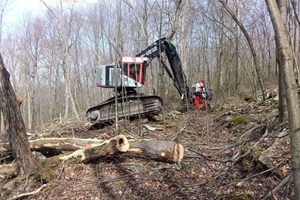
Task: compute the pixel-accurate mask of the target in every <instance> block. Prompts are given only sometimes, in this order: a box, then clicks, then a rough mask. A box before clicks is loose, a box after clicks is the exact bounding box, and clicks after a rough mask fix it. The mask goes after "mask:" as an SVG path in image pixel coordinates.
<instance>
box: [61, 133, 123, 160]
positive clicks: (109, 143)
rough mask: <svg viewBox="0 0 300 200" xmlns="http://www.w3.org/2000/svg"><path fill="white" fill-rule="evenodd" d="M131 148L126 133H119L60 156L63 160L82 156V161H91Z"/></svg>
mask: <svg viewBox="0 0 300 200" xmlns="http://www.w3.org/2000/svg"><path fill="white" fill-rule="evenodd" d="M128 149H129V143H128V140H127V138H126V137H125V136H124V135H118V136H116V137H114V138H112V139H110V140H106V141H104V142H102V143H100V144H97V145H93V146H91V147H88V148H84V149H81V150H77V151H75V152H73V153H71V154H69V155H67V156H62V157H60V159H61V160H68V159H70V158H77V157H80V159H81V161H82V162H85V163H86V162H90V161H92V160H95V159H98V158H101V157H107V156H110V155H113V154H116V153H118V152H126V151H127V150H128Z"/></svg>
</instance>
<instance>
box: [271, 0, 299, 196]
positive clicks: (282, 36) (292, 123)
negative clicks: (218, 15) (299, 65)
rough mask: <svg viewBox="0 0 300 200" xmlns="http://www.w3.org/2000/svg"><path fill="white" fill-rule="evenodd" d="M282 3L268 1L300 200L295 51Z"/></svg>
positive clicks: (296, 187) (295, 189) (296, 192)
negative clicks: (283, 88)
mask: <svg viewBox="0 0 300 200" xmlns="http://www.w3.org/2000/svg"><path fill="white" fill-rule="evenodd" d="M281 3H282V4H278V2H277V3H276V1H275V0H266V4H267V6H268V10H269V12H270V16H271V19H272V23H273V27H274V31H275V37H276V40H277V49H278V57H279V65H280V66H279V68H281V70H282V72H283V81H284V83H285V90H286V101H287V105H288V106H287V111H288V121H289V131H290V138H291V154H292V171H293V177H294V182H295V187H294V192H295V199H300V146H299V143H300V109H299V100H298V89H297V85H296V82H295V76H294V71H293V49H292V47H291V45H290V42H289V37H288V32H287V29H286V26H285V21H283V18H282V16H281V13H280V11H279V9H280V6H281V5H284V3H285V2H284V1H283V0H282V1H281Z"/></svg>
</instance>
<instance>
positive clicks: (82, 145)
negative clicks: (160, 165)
mask: <svg viewBox="0 0 300 200" xmlns="http://www.w3.org/2000/svg"><path fill="white" fill-rule="evenodd" d="M29 143H30V149H31V150H32V151H42V150H43V149H55V150H59V151H62V152H65V151H68V152H70V151H73V152H72V153H68V154H67V155H66V154H63V155H59V159H60V160H69V159H76V160H80V161H81V162H83V163H88V162H91V161H94V160H99V159H102V158H107V157H110V156H112V155H115V154H125V155H128V156H136V157H142V158H147V159H152V160H158V161H163V162H172V163H180V162H181V160H182V158H183V154H184V148H183V146H182V145H181V144H179V143H175V142H173V141H164V140H147V139H127V138H126V136H124V135H117V136H115V137H113V138H111V139H109V140H99V139H80V138H42V139H37V140H31V141H29ZM9 151H10V146H9V144H8V143H5V144H0V154H2V155H3V154H4V153H7V152H9ZM7 167H8V166H7ZM7 167H5V165H0V177H2V178H3V177H5V176H7V175H8V174H7V171H8V170H7V169H6V168H7ZM9 168H12V166H11V165H9ZM13 169H15V168H13ZM13 171H14V170H13Z"/></svg>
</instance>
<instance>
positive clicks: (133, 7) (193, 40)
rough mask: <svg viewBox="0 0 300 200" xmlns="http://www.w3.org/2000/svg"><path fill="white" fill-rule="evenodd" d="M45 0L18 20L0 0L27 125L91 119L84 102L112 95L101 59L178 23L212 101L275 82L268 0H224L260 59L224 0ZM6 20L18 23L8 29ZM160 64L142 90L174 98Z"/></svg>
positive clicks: (131, 50)
mask: <svg viewBox="0 0 300 200" xmlns="http://www.w3.org/2000/svg"><path fill="white" fill-rule="evenodd" d="M42 2H43V3H44V5H45V6H46V7H47V9H46V10H45V11H44V12H43V13H42V14H41V15H40V16H30V15H26V16H24V18H23V19H22V21H19V23H18V24H5V23H6V21H5V17H6V15H5V13H6V10H7V9H13V1H9V0H1V1H0V12H1V13H0V17H1V18H0V33H1V37H0V38H1V40H0V41H1V47H0V50H1V53H2V56H3V59H4V63H5V66H6V68H8V70H9V72H10V75H11V82H12V84H13V86H14V88H15V90H16V93H17V96H18V97H20V98H23V99H25V101H24V104H23V106H22V109H23V115H24V116H23V117H24V120H25V124H26V126H27V130H35V129H38V128H40V127H41V125H43V124H44V123H47V122H50V121H52V120H54V119H57V118H60V119H68V118H77V119H82V120H84V115H85V111H86V110H87V108H89V107H91V106H93V105H96V104H97V103H100V102H102V101H103V100H105V99H107V98H109V97H111V96H113V92H112V91H111V90H107V89H99V88H96V86H95V68H96V66H98V65H101V64H107V63H111V62H113V61H114V60H115V59H116V57H117V56H119V55H135V54H137V53H138V52H140V50H142V49H144V48H145V47H147V46H148V45H149V44H151V43H152V42H153V41H155V40H157V39H158V38H160V37H165V36H166V34H168V33H170V31H172V30H173V29H174V28H177V29H176V34H175V36H174V37H173V40H172V42H173V43H174V44H175V45H176V47H177V50H178V53H179V55H180V58H181V61H182V65H183V67H184V70H185V72H186V75H187V77H188V82H189V85H191V84H192V83H195V82H197V81H199V80H200V79H204V80H205V81H206V84H207V85H208V87H211V88H212V89H213V93H214V100H215V101H219V102H226V101H230V98H229V97H232V96H234V97H241V98H244V97H245V96H248V97H249V96H250V97H251V96H253V97H255V96H256V91H258V90H259V83H258V78H257V74H261V77H262V81H263V86H264V87H265V86H267V85H268V84H277V82H278V81H277V80H278V67H277V64H276V51H275V39H274V32H273V27H272V23H271V21H270V18H269V15H268V10H267V7H266V4H265V2H264V1H263V0H256V1H247V0H230V1H226V4H227V6H228V7H229V8H230V9H231V10H232V12H233V13H234V14H235V16H236V17H237V18H238V19H239V20H240V21H241V22H242V23H243V25H244V27H245V29H246V31H247V33H248V34H249V36H250V39H251V40H252V42H253V46H254V49H255V52H256V54H257V57H258V66H255V63H254V61H253V57H252V55H251V51H250V49H249V46H248V44H247V41H246V39H245V37H244V35H243V33H242V32H241V30H240V28H239V27H238V26H237V25H236V23H235V22H234V20H233V19H232V17H231V16H230V15H229V14H228V12H227V11H226V10H225V8H224V6H223V5H222V4H221V3H220V2H219V1H205V0H204V1H202V0H201V1H199V0H185V1H182V2H181V1H177V0H176V1H175V0H161V1H157V0H141V1H130V0H119V1H109V0H101V1H95V3H93V4H84V3H83V2H76V1H63V0H60V1H57V3H58V4H57V6H55V7H52V6H49V5H48V4H47V1H42ZM179 2H180V3H179ZM178 5H180V8H178V7H177V6H178ZM178 9H180V12H179V13H178V12H176V10H178ZM286 11H287V12H286V27H287V30H288V33H289V39H290V43H291V44H292V47H293V50H294V63H293V65H294V70H295V74H296V76H298V77H299V76H300V74H299V61H300V45H299V38H300V36H299V35H300V31H299V24H300V23H299V17H298V13H299V12H300V3H299V1H295V0H290V1H287V4H286ZM177 14H179V17H178V18H176V16H175V15H177ZM7 26H10V27H13V28H10V29H9V30H10V31H7V30H6V29H5V27H7ZM116 52H117V53H116ZM157 66H158V65H156V63H155V62H153V66H152V67H150V68H149V70H148V71H147V73H148V74H147V76H148V78H147V87H145V88H143V89H141V90H143V91H146V92H147V93H150V94H151V93H155V94H157V95H160V96H162V97H163V99H165V100H166V103H167V107H168V106H172V100H173V99H174V102H176V99H177V98H179V97H178V96H179V95H178V94H177V92H176V90H175V88H174V87H173V86H172V83H171V80H169V79H168V78H166V77H167V74H165V73H164V71H163V70H160V68H159V67H157ZM298 79H299V78H298Z"/></svg>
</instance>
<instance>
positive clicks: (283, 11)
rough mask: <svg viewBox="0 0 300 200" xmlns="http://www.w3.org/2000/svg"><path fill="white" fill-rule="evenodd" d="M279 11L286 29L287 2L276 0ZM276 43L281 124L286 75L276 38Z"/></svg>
mask: <svg viewBox="0 0 300 200" xmlns="http://www.w3.org/2000/svg"><path fill="white" fill-rule="evenodd" d="M276 3H277V6H278V9H279V11H280V14H281V19H282V22H283V25H284V27H286V14H287V13H286V1H285V0H276ZM275 43H276V62H277V63H278V66H279V68H278V75H279V80H278V86H279V88H278V89H279V90H278V96H279V106H278V113H279V114H278V115H279V122H283V120H284V111H285V105H286V94H285V86H284V74H283V70H284V69H283V68H282V67H281V66H282V63H281V62H282V61H281V59H280V55H279V54H280V52H279V50H280V49H279V46H280V45H279V41H278V38H277V37H276V38H275Z"/></svg>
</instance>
